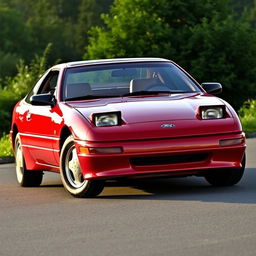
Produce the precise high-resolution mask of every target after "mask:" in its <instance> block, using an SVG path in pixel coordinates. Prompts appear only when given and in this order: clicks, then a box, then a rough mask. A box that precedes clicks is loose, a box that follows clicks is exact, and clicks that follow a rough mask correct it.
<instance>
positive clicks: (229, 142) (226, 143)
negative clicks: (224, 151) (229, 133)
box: [220, 138, 245, 147]
mask: <svg viewBox="0 0 256 256" xmlns="http://www.w3.org/2000/svg"><path fill="white" fill-rule="evenodd" d="M243 143H245V139H244V138H239V139H227V140H220V146H222V147H226V146H234V145H240V144H243Z"/></svg>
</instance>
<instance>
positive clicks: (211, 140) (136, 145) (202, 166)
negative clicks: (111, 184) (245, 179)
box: [76, 133, 246, 179]
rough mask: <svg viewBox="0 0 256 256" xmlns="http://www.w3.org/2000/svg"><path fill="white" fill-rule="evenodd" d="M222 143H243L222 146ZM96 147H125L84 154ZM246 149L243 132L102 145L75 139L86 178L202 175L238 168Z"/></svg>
mask: <svg viewBox="0 0 256 256" xmlns="http://www.w3.org/2000/svg"><path fill="white" fill-rule="evenodd" d="M222 140H231V141H232V140H234V141H240V143H237V144H235V145H225V146H221V145H220V141H222ZM93 147H95V148H101V147H104V148H122V153H113V154H103V153H95V152H94V153H84V150H83V149H84V148H93ZM245 147H246V145H245V136H244V134H243V133H230V134H222V135H211V136H209V135H208V136H194V137H181V138H169V139H152V140H135V141H118V142H100V143H94V142H85V141H78V140H76V148H77V152H78V158H79V162H80V166H81V169H82V172H83V176H84V178H85V179H112V178H122V177H127V176H128V177H154V176H169V175H171V176H180V175H182V176H183V175H199V174H202V173H204V172H205V171H206V170H213V169H216V170H217V169H223V168H239V167H241V161H242V158H243V156H244V153H245Z"/></svg>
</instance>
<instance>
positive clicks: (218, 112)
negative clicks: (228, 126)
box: [200, 106, 225, 120]
mask: <svg viewBox="0 0 256 256" xmlns="http://www.w3.org/2000/svg"><path fill="white" fill-rule="evenodd" d="M200 117H201V119H203V120H205V119H221V118H224V117H225V106H203V107H200Z"/></svg>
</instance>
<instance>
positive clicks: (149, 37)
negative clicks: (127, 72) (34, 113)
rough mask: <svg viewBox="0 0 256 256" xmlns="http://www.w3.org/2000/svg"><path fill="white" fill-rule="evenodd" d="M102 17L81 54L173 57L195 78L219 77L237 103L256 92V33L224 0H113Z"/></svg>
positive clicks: (89, 55)
mask: <svg viewBox="0 0 256 256" xmlns="http://www.w3.org/2000/svg"><path fill="white" fill-rule="evenodd" d="M191 10H193V11H191ZM103 20H104V22H105V24H106V28H100V27H95V28H93V29H92V30H91V37H90V38H89V45H88V47H87V49H86V53H85V56H84V57H85V58H86V59H94V58H113V57H135V56H136V57H140V56H158V57H165V58H169V59H173V60H174V61H176V62H178V63H179V64H181V65H182V66H184V67H185V68H186V69H187V70H189V71H190V72H192V74H193V75H194V77H195V78H196V79H198V80H199V82H204V81H219V82H221V83H222V84H223V86H224V93H223V95H222V97H224V98H225V99H227V100H228V101H229V102H231V103H232V104H233V105H234V106H235V107H236V108H238V107H239V106H240V105H241V104H242V102H243V101H245V100H246V99H247V98H248V97H251V95H252V93H255V92H256V88H255V82H254V80H255V77H256V58H255V54H256V32H255V30H254V29H252V27H251V26H250V24H249V23H248V22H246V21H245V20H244V19H239V18H238V17H237V16H236V15H235V14H233V11H232V9H231V8H230V5H229V2H228V1H225V0H217V1H213V0H202V1H200V2H197V3H196V4H195V2H194V1H192V0H176V1H168V0H116V1H115V2H114V5H113V7H112V9H111V11H110V14H108V15H104V16H103Z"/></svg>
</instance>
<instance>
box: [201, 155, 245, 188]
mask: <svg viewBox="0 0 256 256" xmlns="http://www.w3.org/2000/svg"><path fill="white" fill-rule="evenodd" d="M244 169H245V155H244V157H243V160H242V167H240V168H236V169H231V170H230V169H227V170H221V171H216V172H211V173H209V174H207V175H205V179H206V180H207V181H208V182H209V183H210V184H211V185H213V186H218V187H220V186H233V185H235V184H237V183H238V182H239V181H240V180H241V179H242V177H243V174H244Z"/></svg>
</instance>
